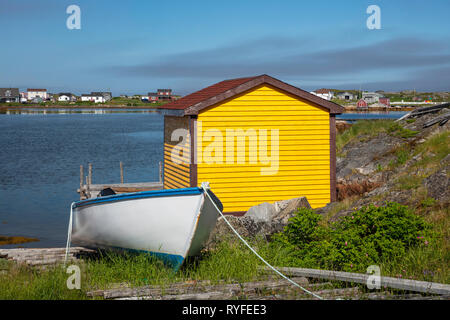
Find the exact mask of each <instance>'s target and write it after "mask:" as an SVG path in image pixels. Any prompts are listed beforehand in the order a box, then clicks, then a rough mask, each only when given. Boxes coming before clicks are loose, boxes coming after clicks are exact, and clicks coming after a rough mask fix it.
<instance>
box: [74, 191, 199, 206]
mask: <svg viewBox="0 0 450 320" xmlns="http://www.w3.org/2000/svg"><path fill="white" fill-rule="evenodd" d="M203 192H204V189H203V188H200V187H193V188H181V189H163V190H150V191H139V192H128V193H121V194H115V195H111V196H104V197H98V198H91V199H86V200H81V201H77V202H74V203H73V205H72V208H73V209H75V208H81V207H85V206H88V205H95V204H104V203H107V202H119V201H126V200H135V199H147V198H160V197H174V196H189V195H199V194H202V193H203Z"/></svg>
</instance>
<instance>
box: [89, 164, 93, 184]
mask: <svg viewBox="0 0 450 320" xmlns="http://www.w3.org/2000/svg"><path fill="white" fill-rule="evenodd" d="M89 184H92V163H89Z"/></svg>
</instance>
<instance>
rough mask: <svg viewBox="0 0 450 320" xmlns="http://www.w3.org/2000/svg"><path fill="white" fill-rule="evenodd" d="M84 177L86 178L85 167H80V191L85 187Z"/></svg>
mask: <svg viewBox="0 0 450 320" xmlns="http://www.w3.org/2000/svg"><path fill="white" fill-rule="evenodd" d="M83 177H84V168H83V165H80V190H81V188H82V187H83Z"/></svg>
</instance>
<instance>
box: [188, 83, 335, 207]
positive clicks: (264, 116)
mask: <svg viewBox="0 0 450 320" xmlns="http://www.w3.org/2000/svg"><path fill="white" fill-rule="evenodd" d="M211 129H213V130H211ZM227 129H234V130H235V131H234V132H228V133H229V134H231V133H233V136H230V135H229V136H227ZM237 129H241V130H243V131H236V130H237ZM217 130H219V132H220V134H221V135H222V142H223V148H222V156H221V157H217V158H216V157H215V155H216V154H217V155H220V153H216V152H217V151H220V148H214V147H213V145H211V142H212V141H214V142H217V141H220V136H219V137H216V136H215V135H214V131H215V132H217ZM259 130H266V131H263V132H262V134H265V136H264V140H263V142H267V148H261V147H260V144H259V143H260V142H261V141H260V136H259V133H260V132H259ZM271 130H278V135H279V143H278V144H274V147H275V148H277V151H276V152H275V151H274V150H272V141H271V139H272V137H271V134H272V133H273V131H272V132H271ZM252 132H254V133H255V134H256V136H255V138H256V140H257V141H258V144H255V141H254V140H252V139H249V137H248V136H247V134H251V133H252ZM205 133H206V134H207V135H208V134H209V135H210V137H211V136H212V138H209V141H208V138H206V139H205ZM236 135H237V136H238V137H236ZM197 136H201V137H203V141H202V139H199V140H197V141H199V142H198V146H197V150H196V151H197V154H198V159H199V160H200V163H198V166H197V182H198V184H200V183H201V182H203V181H209V182H210V184H211V188H212V189H213V191H214V192H215V193H216V194H217V196H218V197H219V198H220V199H221V201H222V203H223V204H224V212H231V211H247V210H248V209H249V208H250V207H251V206H253V205H256V204H259V203H261V202H275V201H279V200H285V199H289V198H294V197H299V196H302V195H305V196H307V197H308V201H309V202H310V204H311V205H312V206H313V207H318V206H323V205H326V204H327V203H328V202H329V200H330V120H329V113H328V112H327V111H326V110H324V109H322V108H319V107H316V106H314V105H311V104H308V103H307V102H306V101H301V100H299V99H297V98H295V97H293V96H290V95H288V94H285V93H284V92H282V91H280V90H277V89H273V88H271V87H269V86H262V87H260V88H257V89H255V90H252V91H251V92H248V93H246V94H243V95H240V96H238V97H236V98H234V99H231V100H229V101H227V102H225V103H221V104H218V105H215V106H213V107H211V108H208V109H206V110H204V111H203V112H200V114H199V115H198V121H197ZM243 137H245V150H244V152H242V153H238V149H239V148H238V146H239V142H240V140H241V139H242V138H243ZM216 138H217V139H218V140H217V139H216ZM227 142H228V147H229V148H230V147H231V149H229V150H228V151H229V152H228V157H227V146H226V144H227ZM206 148H208V151H212V153H211V154H210V155H211V158H206V159H205V158H204V157H202V156H204V155H205V153H204V151H205V149H206ZM265 149H267V152H264V153H263V154H262V155H261V151H265ZM230 151H233V152H230ZM209 153H210V152H208V154H209ZM265 153H267V155H266V156H267V159H266V161H261V159H265V158H264V155H265ZM277 154H278V159H276V158H274V159H273V160H272V159H271V157H273V156H274V155H277ZM250 155H251V157H250ZM216 160H217V161H216ZM227 160H228V161H230V162H232V164H230V163H227ZM250 160H251V161H252V162H250ZM205 161H212V163H206V162H205ZM215 162H218V163H215ZM263 172H265V173H272V174H271V175H263V174H262V173H263Z"/></svg>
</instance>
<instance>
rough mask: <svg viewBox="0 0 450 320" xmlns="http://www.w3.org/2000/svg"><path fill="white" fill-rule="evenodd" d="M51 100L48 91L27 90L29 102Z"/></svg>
mask: <svg viewBox="0 0 450 320" xmlns="http://www.w3.org/2000/svg"><path fill="white" fill-rule="evenodd" d="M48 98H49V95H48V92H47V89H27V99H28V100H29V101H38V100H41V99H42V101H45V100H47V99H48Z"/></svg>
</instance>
